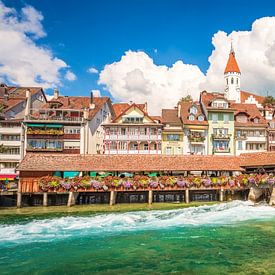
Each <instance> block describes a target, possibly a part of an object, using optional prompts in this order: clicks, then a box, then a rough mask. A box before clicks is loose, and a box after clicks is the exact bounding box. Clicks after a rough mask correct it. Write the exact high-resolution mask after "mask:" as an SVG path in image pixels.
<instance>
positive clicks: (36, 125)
mask: <svg viewBox="0 0 275 275" xmlns="http://www.w3.org/2000/svg"><path fill="white" fill-rule="evenodd" d="M27 126H29V127H38V128H41V127H47V128H62V127H63V125H62V124H42V123H27Z"/></svg>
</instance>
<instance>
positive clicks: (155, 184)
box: [149, 181, 159, 188]
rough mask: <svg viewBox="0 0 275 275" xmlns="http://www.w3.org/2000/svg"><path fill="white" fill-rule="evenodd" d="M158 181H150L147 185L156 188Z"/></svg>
mask: <svg viewBox="0 0 275 275" xmlns="http://www.w3.org/2000/svg"><path fill="white" fill-rule="evenodd" d="M158 185H159V183H158V182H157V181H150V183H149V186H150V187H151V188H157V187H158Z"/></svg>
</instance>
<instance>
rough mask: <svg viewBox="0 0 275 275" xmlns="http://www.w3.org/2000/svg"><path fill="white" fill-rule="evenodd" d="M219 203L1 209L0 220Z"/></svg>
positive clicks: (168, 208)
mask: <svg viewBox="0 0 275 275" xmlns="http://www.w3.org/2000/svg"><path fill="white" fill-rule="evenodd" d="M217 203H219V202H217V201H214V202H190V203H188V204H187V203H154V204H151V205H149V204H147V203H131V204H115V205H112V206H109V205H106V204H90V205H75V206H73V207H67V206H49V207H24V208H16V207H9V208H0V218H1V217H5V216H18V215H19V216H29V215H31V216H44V215H55V214H58V215H74V214H75V215H79V214H93V213H111V212H133V211H150V210H172V209H181V208H187V207H197V206H201V205H213V204H217Z"/></svg>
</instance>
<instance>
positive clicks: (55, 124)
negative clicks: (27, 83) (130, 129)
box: [0, 84, 113, 180]
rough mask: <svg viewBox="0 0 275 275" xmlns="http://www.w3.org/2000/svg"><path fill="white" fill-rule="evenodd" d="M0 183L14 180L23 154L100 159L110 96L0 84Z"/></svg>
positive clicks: (109, 112) (111, 108) (110, 107)
mask: <svg viewBox="0 0 275 275" xmlns="http://www.w3.org/2000/svg"><path fill="white" fill-rule="evenodd" d="M0 108H1V110H2V111H1V116H0V180H1V179H4V180H6V179H13V178H15V177H16V176H17V174H16V172H15V168H16V166H17V165H18V163H19V162H20V161H21V160H22V158H23V157H24V156H25V154H26V153H28V152H30V153H39V154H41V153H53V152H54V153H58V154H62V153H63V154H65V153H70V154H102V153H103V151H104V148H103V137H104V132H103V127H102V124H103V123H105V122H107V121H109V120H111V117H112V116H113V107H112V104H111V100H110V99H109V98H108V97H96V96H94V95H93V93H91V95H90V97H81V96H61V95H59V92H58V90H55V91H54V95H53V97H52V98H51V99H50V100H48V99H47V97H46V96H45V94H44V91H43V89H42V88H37V87H10V86H7V85H5V84H1V85H0Z"/></svg>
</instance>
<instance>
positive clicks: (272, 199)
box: [269, 187, 275, 206]
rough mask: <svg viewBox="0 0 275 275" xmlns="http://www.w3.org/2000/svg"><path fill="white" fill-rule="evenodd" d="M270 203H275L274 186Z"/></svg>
mask: <svg viewBox="0 0 275 275" xmlns="http://www.w3.org/2000/svg"><path fill="white" fill-rule="evenodd" d="M269 205H271V206H272V205H275V188H274V187H273V188H272V192H271V196H270V200H269Z"/></svg>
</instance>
